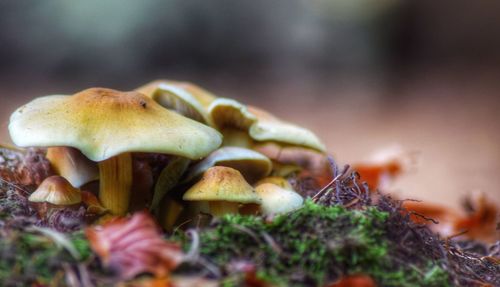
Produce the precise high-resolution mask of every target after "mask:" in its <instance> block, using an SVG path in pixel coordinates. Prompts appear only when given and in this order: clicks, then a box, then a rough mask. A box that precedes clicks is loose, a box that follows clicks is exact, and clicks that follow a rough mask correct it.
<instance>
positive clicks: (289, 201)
mask: <svg viewBox="0 0 500 287" xmlns="http://www.w3.org/2000/svg"><path fill="white" fill-rule="evenodd" d="M255 192H256V193H257V194H258V195H259V197H260V198H261V199H262V203H261V205H260V210H261V212H262V213H263V214H265V215H270V214H282V213H288V212H291V211H294V210H296V209H298V208H300V207H301V206H302V205H303V203H304V199H303V198H302V196H300V195H299V194H298V193H296V192H295V191H293V190H288V189H284V188H281V187H279V186H277V185H276V184H273V183H263V184H260V185H258V186H257V187H256V188H255Z"/></svg>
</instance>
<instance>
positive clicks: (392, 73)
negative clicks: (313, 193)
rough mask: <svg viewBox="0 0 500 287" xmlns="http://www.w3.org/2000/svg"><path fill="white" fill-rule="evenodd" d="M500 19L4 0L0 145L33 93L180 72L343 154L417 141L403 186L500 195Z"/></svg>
mask: <svg viewBox="0 0 500 287" xmlns="http://www.w3.org/2000/svg"><path fill="white" fill-rule="evenodd" d="M499 30H500V2H496V1H466V0H443V1H438V2H436V1H429V0H419V1H416V0H415V1H402V0H401V1H397V0H377V1H375V0H330V1H327V0H275V1H268V0H253V1H231V0H213V1H203V0H200V1H191V0H169V1H159V0H158V1H155V0H144V1H123V0H108V1H99V0H87V1H65V0H48V1H0V123H1V125H0V140H1V142H9V137H8V132H7V125H8V117H9V115H10V113H11V112H12V111H13V110H14V109H15V108H16V107H18V106H19V105H21V104H23V103H25V102H27V101H29V100H31V99H33V98H35V97H37V96H41V95H47V94H56V93H63V94H64V93H67V94H72V93H75V92H77V91H79V90H82V89H84V88H87V87H91V86H104V87H110V88H115V89H121V90H129V89H133V88H135V87H137V86H139V85H142V84H144V83H146V82H149V81H150V80H153V79H156V78H167V79H177V80H186V81H192V82H194V83H197V84H199V85H201V86H202V87H205V88H206V89H208V90H210V91H212V92H214V93H216V94H217V95H220V96H225V97H233V98H236V99H238V100H241V101H243V102H245V103H249V104H253V105H257V106H261V107H263V108H266V109H268V110H269V111H271V112H273V113H275V114H276V115H278V116H280V117H282V118H284V119H287V120H289V121H292V122H296V123H299V124H301V125H303V126H306V127H308V128H310V129H312V130H313V131H315V132H316V133H317V134H318V135H319V136H320V137H321V138H322V139H323V140H324V142H325V143H326V144H327V146H328V148H329V151H330V152H331V153H332V154H333V155H334V156H335V158H336V159H337V161H339V162H340V163H342V164H343V163H355V162H361V161H364V160H366V159H368V158H369V157H370V155H371V154H372V153H373V152H376V151H377V150H380V149H384V148H386V147H390V146H394V145H400V146H401V147H402V148H403V149H405V150H408V151H412V152H418V154H419V159H420V160H419V165H418V166H417V167H416V168H415V169H412V171H411V172H409V173H407V174H405V175H404V176H402V177H401V178H400V179H398V181H397V182H396V183H395V185H394V186H393V187H392V189H393V190H394V191H395V192H396V193H398V194H399V195H400V196H402V197H411V198H419V199H425V200H428V201H432V202H437V203H444V204H447V205H450V206H457V205H458V204H459V202H460V198H461V196H463V195H465V194H467V193H469V192H471V191H474V190H481V191H484V192H486V193H488V194H490V195H491V197H492V198H493V199H496V200H500V188H499V186H500V176H498V174H499V173H500V36H499V34H498V31H499Z"/></svg>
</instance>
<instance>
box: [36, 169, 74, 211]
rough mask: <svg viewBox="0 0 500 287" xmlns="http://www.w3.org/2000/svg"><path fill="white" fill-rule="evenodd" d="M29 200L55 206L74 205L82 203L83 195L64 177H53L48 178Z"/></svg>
mask: <svg viewBox="0 0 500 287" xmlns="http://www.w3.org/2000/svg"><path fill="white" fill-rule="evenodd" d="M28 200H29V201H31V202H40V203H43V202H46V203H50V204H54V205H74V204H79V203H80V202H82V194H81V192H80V190H79V189H77V188H75V187H73V186H72V185H71V183H69V181H68V180H66V179H65V178H64V177H62V176H58V175H53V176H50V177H48V178H46V179H45V180H44V181H43V182H42V183H41V184H40V186H38V188H37V189H36V190H35V191H34V192H33V193H32V194H31V195H30V196H29V198H28Z"/></svg>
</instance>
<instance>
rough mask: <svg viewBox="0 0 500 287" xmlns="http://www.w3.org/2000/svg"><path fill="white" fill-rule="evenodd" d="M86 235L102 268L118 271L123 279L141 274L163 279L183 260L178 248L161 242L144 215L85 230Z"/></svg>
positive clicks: (166, 242)
mask: <svg viewBox="0 0 500 287" xmlns="http://www.w3.org/2000/svg"><path fill="white" fill-rule="evenodd" d="M85 234H86V236H87V238H88V239H89V242H90V246H91V247H92V249H93V250H94V251H95V252H96V253H97V254H98V255H99V257H100V259H101V260H102V263H103V265H104V266H106V267H108V268H111V269H112V270H115V271H117V272H118V274H119V276H120V278H122V279H131V278H133V277H135V276H136V275H138V274H141V273H151V274H153V275H154V276H155V277H157V278H163V277H165V276H167V275H168V274H169V273H170V271H171V270H173V269H174V268H176V267H177V265H179V264H180V262H181V260H182V258H183V254H182V251H181V249H180V247H179V245H177V244H174V243H171V242H168V241H166V240H164V239H163V238H162V237H161V233H160V232H159V229H158V226H157V225H156V223H155V222H154V220H153V219H152V218H151V216H150V215H149V214H148V213H146V212H139V213H136V214H134V215H133V216H132V217H130V218H117V219H115V220H111V221H109V222H107V223H105V224H104V225H102V226H94V227H90V228H87V229H86V231H85Z"/></svg>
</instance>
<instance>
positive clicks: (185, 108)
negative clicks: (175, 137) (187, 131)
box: [136, 80, 215, 124]
mask: <svg viewBox="0 0 500 287" xmlns="http://www.w3.org/2000/svg"><path fill="white" fill-rule="evenodd" d="M136 90H137V91H138V92H140V93H143V94H144V95H146V96H148V97H150V98H152V99H153V100H155V101H156V102H158V103H159V104H160V105H161V106H163V107H165V108H167V109H171V110H175V111H177V112H178V113H180V114H181V115H183V116H186V117H188V118H191V119H193V120H196V121H199V122H202V123H206V124H210V117H209V116H208V111H207V107H208V105H210V103H211V102H212V101H214V100H215V96H214V95H212V94H211V93H210V92H208V91H206V90H204V89H202V88H200V87H198V86H196V85H194V84H191V83H188V82H178V81H170V80H156V81H153V82H151V83H148V84H146V85H144V86H142V87H139V88H138V89H136Z"/></svg>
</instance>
